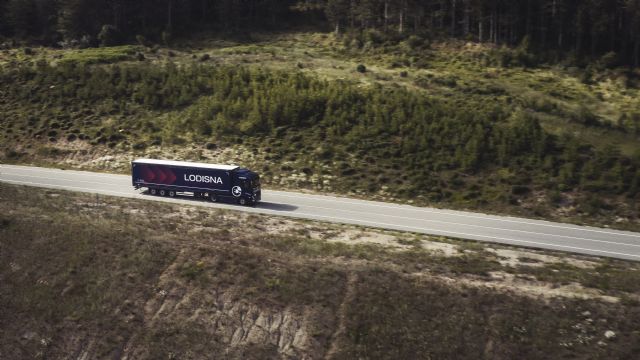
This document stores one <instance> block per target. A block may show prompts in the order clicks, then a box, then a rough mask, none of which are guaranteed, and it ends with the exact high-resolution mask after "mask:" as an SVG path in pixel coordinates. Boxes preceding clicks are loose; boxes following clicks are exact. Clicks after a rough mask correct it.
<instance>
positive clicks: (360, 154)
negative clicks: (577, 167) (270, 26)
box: [0, 33, 640, 229]
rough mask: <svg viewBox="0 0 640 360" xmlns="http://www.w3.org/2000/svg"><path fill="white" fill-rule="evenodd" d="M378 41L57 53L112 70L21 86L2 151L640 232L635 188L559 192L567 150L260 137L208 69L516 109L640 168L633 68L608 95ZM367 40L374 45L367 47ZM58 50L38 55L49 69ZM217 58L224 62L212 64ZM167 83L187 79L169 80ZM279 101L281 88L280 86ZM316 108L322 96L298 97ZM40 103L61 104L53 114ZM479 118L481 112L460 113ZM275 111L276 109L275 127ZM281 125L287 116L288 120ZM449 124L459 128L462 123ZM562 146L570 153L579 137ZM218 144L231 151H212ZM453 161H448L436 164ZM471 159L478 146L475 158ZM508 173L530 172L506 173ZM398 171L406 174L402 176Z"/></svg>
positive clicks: (555, 75)
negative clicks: (180, 162)
mask: <svg viewBox="0 0 640 360" xmlns="http://www.w3.org/2000/svg"><path fill="white" fill-rule="evenodd" d="M366 36H369V38H363V39H361V40H364V41H360V42H361V43H362V45H358V46H355V47H354V46H351V43H352V42H353V40H354V35H348V36H346V37H345V38H336V37H335V36H333V35H331V34H316V33H301V34H280V35H264V36H255V37H254V39H253V41H252V42H250V43H234V42H229V41H224V40H219V39H201V40H199V39H189V41H188V42H185V43H184V44H183V45H181V46H180V47H179V48H177V49H159V50H154V51H149V49H146V50H145V49H144V48H141V47H137V46H124V47H116V48H98V49H86V50H63V51H52V53H55V54H56V56H62V60H64V59H67V58H68V59H76V60H77V61H76V60H74V61H73V62H74V63H85V62H89V63H91V62H95V61H97V62H101V61H102V60H100V59H104V62H108V63H112V64H110V65H93V66H92V67H91V68H90V71H88V73H89V74H90V75H83V76H84V80H78V82H77V83H75V84H74V83H73V82H72V81H66V83H65V84H58V83H56V82H55V81H54V82H53V83H51V79H52V78H56V77H59V74H58V75H55V76H54V75H51V76H50V77H48V76H46V75H45V74H41V77H42V79H40V76H36V77H37V78H38V79H37V81H33V82H29V83H28V84H22V86H20V87H19V88H18V87H11V88H9V90H10V91H7V93H13V92H18V91H16V89H20V91H19V92H21V94H18V95H17V96H14V94H12V95H11V96H9V95H5V97H4V101H5V102H4V107H3V112H4V113H5V114H6V116H7V118H9V119H11V121H10V122H7V123H4V124H0V129H1V130H2V133H1V134H0V137H1V138H2V140H3V141H2V143H3V144H4V147H3V149H2V150H3V151H1V152H0V156H2V155H3V153H4V158H3V161H10V162H17V163H20V162H31V163H39V164H58V163H60V162H67V161H68V162H70V163H69V164H68V166H70V167H73V166H79V167H84V168H91V169H98V170H109V171H126V170H127V164H126V161H119V162H118V163H115V164H108V166H107V165H102V164H101V163H93V162H92V161H91V160H93V159H95V158H99V157H102V156H104V155H105V154H108V155H111V156H114V157H116V158H117V159H118V160H121V159H125V158H128V157H133V156H139V155H143V156H157V157H175V158H181V159H184V160H196V161H217V162H238V163H242V164H243V165H245V166H248V167H251V168H254V169H255V170H257V171H259V172H261V173H262V174H263V175H264V176H263V179H264V183H265V185H268V186H269V187H272V188H285V189H300V188H304V189H309V190H315V191H322V192H338V193H342V194H346V195H349V196H357V197H364V198H370V199H378V200H384V201H399V202H409V201H411V202H412V203H414V204H418V205H430V206H437V207H449V208H458V209H468V210H479V211H484V212H492V213H502V214H512V215H517V216H526V217H535V218H546V219H552V220H556V221H568V222H574V223H590V224H593V225H609V226H614V227H619V228H625V229H640V219H639V218H638V216H637V211H636V205H634V204H635V203H637V201H636V200H637V199H636V198H634V196H633V194H630V193H625V191H624V189H622V190H619V189H609V190H606V191H598V192H596V191H590V190H588V189H589V186H581V185H582V184H579V182H580V179H579V178H580V175H579V174H578V175H576V177H577V178H578V179H576V180H575V181H574V184H570V185H567V186H565V185H564V184H560V185H557V184H558V183H560V182H561V180H562V179H560V176H559V174H558V170H559V168H560V167H561V165H562V164H560V163H561V162H564V161H565V160H564V156H563V155H562V154H561V151H562V150H560V149H557V148H555V146H554V149H550V150H549V151H548V153H549V154H547V155H549V156H548V158H546V159H543V160H540V163H538V164H531V163H529V162H528V161H527V160H523V159H518V160H515V161H514V162H515V164H506V165H501V166H498V165H496V166H492V165H493V164H494V163H495V161H493V160H492V161H487V164H485V165H487V166H484V167H483V168H482V169H481V170H480V171H478V172H475V173H473V171H468V170H467V169H465V168H461V166H460V165H459V164H456V162H457V160H452V158H454V156H455V154H454V153H455V151H456V149H457V148H458V147H461V146H462V145H460V144H458V143H455V142H450V141H449V139H451V138H453V137H454V136H453V135H455V134H460V133H462V131H456V132H455V134H453V135H442V136H441V137H440V140H438V139H436V140H433V139H427V140H425V141H424V142H425V144H424V146H425V147H426V148H425V149H423V150H422V151H421V152H417V153H410V150H409V154H400V152H401V151H400V150H399V147H400V145H401V144H402V143H404V139H402V138H400V137H398V136H396V135H393V134H391V135H389V134H385V133H382V134H378V135H375V136H370V137H367V136H363V135H362V134H358V132H357V131H354V132H352V133H351V134H346V135H344V134H339V135H335V134H333V133H334V132H335V129H332V128H331V126H329V125H330V124H327V122H323V121H322V120H321V119H311V120H309V121H308V123H307V124H302V125H301V124H295V125H293V126H292V125H291V124H281V126H277V127H272V128H270V129H269V130H268V131H265V132H262V133H259V134H258V135H251V136H247V134H253V130H255V129H254V127H255V126H254V125H252V122H251V121H249V120H248V118H249V115H250V114H248V113H247V111H244V110H242V108H243V106H245V105H243V104H230V102H228V101H226V100H228V99H226V98H225V96H223V94H225V93H226V90H225V89H223V88H222V87H216V88H215V90H212V89H211V86H210V85H211V84H212V83H219V82H222V80H224V79H222V80H220V79H219V78H218V79H216V80H215V81H214V80H211V79H207V70H206V69H229V70H228V73H229V74H231V73H232V70H231V69H234V70H235V69H237V68H242V69H248V71H250V72H255V73H260V74H261V75H260V76H261V77H263V78H267V79H269V78H272V76H273V75H274V74H280V73H288V74H291V73H294V74H297V75H300V74H304V75H305V76H308V78H310V79H320V80H321V81H323V80H327V81H329V82H330V83H331V84H335V83H336V82H337V81H339V82H341V83H346V84H349V85H348V89H350V90H354V91H355V92H356V93H364V92H366V91H373V92H378V91H381V92H382V93H383V94H384V96H383V98H384V97H385V96H387V97H388V93H386V92H388V91H391V89H396V90H393V91H397V89H407V90H408V91H409V93H408V94H407V96H404V97H405V98H406V97H408V96H409V94H418V96H419V97H420V98H421V99H427V100H428V101H432V102H433V103H434V104H446V106H448V108H447V109H449V110H447V111H446V112H445V113H446V114H447V115H438V118H439V119H440V118H444V117H447V116H451V117H454V115H455V114H458V113H465V114H476V116H477V117H479V118H482V117H484V115H483V114H485V113H487V112H490V111H491V109H500V111H503V112H504V114H502V115H495V116H493V117H492V118H491V120H490V124H486V127H489V126H490V127H491V128H492V132H494V129H493V128H494V127H495V128H496V129H497V128H499V127H508V126H513V124H514V123H515V122H516V120H517V119H518V118H519V117H518V116H516V115H515V114H525V115H527V116H530V117H533V118H535V119H536V121H539V122H540V124H541V125H542V127H543V129H544V131H545V133H547V134H549V135H550V137H554V138H557V139H564V136H565V135H568V136H569V137H573V138H576V139H578V140H577V141H578V142H579V143H580V145H581V146H591V147H593V149H594V150H593V152H604V151H606V150H607V149H608V147H610V146H614V147H616V148H618V149H619V150H620V152H621V158H620V162H621V163H622V164H631V163H633V162H637V160H633V159H634V157H636V158H637V154H638V153H639V148H638V142H637V135H636V134H635V133H634V132H633V131H634V130H633V126H632V120H625V121H622V122H621V123H620V122H619V121H618V119H620V117H624V116H626V118H625V119H633V118H634V116H635V115H633V112H634V109H636V108H638V107H639V106H640V103H638V99H640V94H639V93H638V89H637V88H634V87H633V86H629V84H627V82H625V81H623V80H624V76H626V75H624V74H623V73H621V72H616V71H609V72H602V73H597V74H595V75H594V76H593V78H594V82H593V83H592V84H585V83H583V82H581V81H580V77H581V76H582V75H583V72H582V70H580V69H572V68H563V67H561V66H549V65H540V66H538V67H534V68H523V67H516V66H510V67H503V66H500V65H499V62H497V60H496V59H494V58H493V57H495V56H498V55H495V53H496V51H497V52H498V53H499V52H500V51H503V50H500V51H498V50H495V49H492V48H491V47H489V46H475V45H473V46H468V45H466V44H464V43H456V42H453V43H444V44H441V43H434V44H429V43H428V42H426V41H420V39H406V40H404V41H402V42H400V43H395V42H392V41H382V40H376V39H375V36H373V37H371V36H370V35H366ZM366 36H365V37H366ZM370 38H371V39H370ZM356 42H357V41H356ZM367 42H371V44H369V45H366V46H365V44H366V43H367ZM345 44H346V45H345ZM48 51H49V50H45V49H42V50H40V49H38V51H37V52H36V55H34V60H35V59H36V58H38V57H39V56H42V54H47V52H48ZM138 51H140V52H145V57H146V58H147V60H146V62H145V63H144V64H143V65H141V66H138V67H137V69H138V70H139V69H147V71H146V72H144V71H142V72H141V71H138V70H136V66H135V64H132V63H131V62H130V61H129V60H130V58H131V56H130V55H132V54H134V53H135V52H138ZM170 51H171V53H172V55H169V52H170ZM205 53H206V54H209V55H211V59H210V60H208V61H200V59H201V57H200V56H201V55H202V54H205ZM23 55H24V54H22V55H21V56H23ZM121 56H124V57H122V58H121ZM54 63H55V61H54ZM168 63H169V64H174V65H173V66H171V65H167V64H168ZM161 64H162V65H161ZM194 64H195V65H197V66H195V65H194ZM239 64H240V65H241V66H240V67H239V66H238V65H239ZM358 64H363V65H366V67H367V69H368V71H367V73H365V74H360V73H358V72H357V71H356V68H357V65H358ZM12 66H16V65H15V64H14V65H7V66H5V67H3V69H4V70H6V71H10V70H11V69H14V68H13V67H12ZM198 66H201V67H198ZM65 69H66V70H65V71H64V72H63V74H62V77H63V78H64V77H65V76H70V75H73V74H75V73H74V72H81V71H82V70H81V69H83V67H82V66H78V67H73V66H69V67H68V68H66V67H65ZM123 69H127V70H124V73H125V75H126V74H128V76H129V79H128V81H121V78H122V77H123V76H125V75H115V76H111V75H105V76H102V75H104V74H113V73H118V72H119V71H121V70H123ZM175 69H179V70H175ZM103 71H104V72H103ZM402 71H406V72H407V74H406V75H407V76H406V77H402V76H401V75H400V74H401V72H402ZM53 72H55V71H52V73H53ZM67 72H68V73H67ZM96 73H98V74H96ZM100 74H102V75H100ZM176 74H177V75H176ZM297 75H296V76H297ZM74 76H75V75H74ZM243 76H244V75H243ZM87 77H90V79H89V80H87V79H86V78H87ZM93 77H95V79H94V78H93ZM141 77H144V78H145V79H141ZM167 78H169V79H171V80H169V81H164V80H162V79H167ZM158 79H160V80H158ZM6 83H7V84H10V83H12V82H11V81H7V82H6ZM256 83H260V80H256ZM187 85H188V86H187ZM631 85H633V84H631ZM51 86H53V88H52V87H51ZM317 86H320V85H317ZM127 87H128V88H127ZM125 88H126V89H125ZM250 88H251V86H249V85H248V84H245V85H243V86H242V89H241V90H237V89H236V90H234V91H235V92H237V93H238V94H236V93H234V94H231V95H233V96H228V98H230V99H233V101H235V99H237V97H236V95H240V94H242V93H245V92H250V91H253V90H249V89H250ZM123 89H125V90H123ZM379 89H383V90H379ZM344 90H345V89H341V90H340V92H344ZM270 91H271V92H274V93H275V92H276V91H275V89H274V88H273V86H272V87H271V90H270ZM31 92H33V93H31ZM74 92H76V93H75V95H74ZM212 92H213V93H214V94H213V95H212ZM70 94H71V95H70ZM91 95H93V98H91ZM227 95H228V94H227ZM261 96H262V97H264V94H263V95H261ZM314 96H315V97H318V96H319V95H318V94H314ZM292 97H293V96H291V95H289V96H286V95H282V96H280V97H276V98H275V99H270V100H269V102H270V103H271V104H273V106H276V105H282V106H283V107H284V108H285V109H286V108H287V107H288V106H289V105H287V101H285V100H286V99H291V98H292ZM36 98H37V101H36ZM257 98H260V96H258V97H257ZM309 99H313V96H312V97H310V98H305V99H300V100H299V101H298V100H296V102H298V103H299V102H303V101H307V100H309ZM258 102H260V101H258ZM266 102H267V101H266V100H264V101H263V102H262V103H263V104H266ZM296 102H294V104H293V105H295V103H296ZM369 102H371V101H369ZM40 103H47V104H48V105H47V106H46V107H42V106H39V104H40ZM223 104H224V105H223ZM252 104H254V103H253V102H250V105H252ZM407 106H408V105H407ZM223 107H224V108H225V114H229V113H231V114H236V115H234V116H233V119H232V120H229V121H227V123H225V124H227V125H229V124H231V125H233V126H227V125H225V124H222V125H221V124H220V122H221V121H218V119H219V117H218V115H219V112H220V109H221V108H223ZM245 107H246V106H245ZM363 107H364V106H351V108H352V109H353V108H355V109H361V108H363ZM464 108H466V109H467V110H459V109H464ZM352 109H351V110H352ZM458 110H459V111H458ZM345 111H346V110H345ZM265 112H266V110H265V109H262V110H261V114H260V115H261V116H262V117H263V118H264V117H265V115H264V113H265ZM389 112H392V111H388V112H387V113H389ZM316 113H319V112H317V111H316ZM238 114H240V115H238ZM254 115H255V114H254ZM585 116H586V117H587V118H591V117H593V118H594V119H595V120H594V121H595V123H593V124H583V123H581V122H580V121H583V120H584V118H585ZM276 117H277V118H278V119H283V118H285V116H284V115H283V114H280V115H278V116H276ZM346 117H347V118H348V119H349V120H348V121H347V123H353V122H358V121H361V119H363V118H368V117H369V115H368V114H359V115H357V116H356V115H351V114H347V115H346ZM489 117H491V116H489ZM337 118H339V117H338V116H337ZM494 121H495V123H496V124H500V125H496V124H494V123H493V122H494ZM502 122H504V124H501V123H502ZM449 123H450V124H453V123H456V121H454V119H450V121H449ZM463 123H467V122H466V121H463ZM507 123H508V126H507ZM619 123H620V124H621V125H619ZM611 124H613V125H611ZM449 126H452V125H449ZM362 128H363V129H367V128H370V126H363V127H362ZM442 128H445V126H444V125H443V126H434V130H433V131H425V133H426V134H427V135H428V134H430V133H431V134H433V133H437V131H441V129H442ZM230 129H231V130H230ZM404 131H405V132H406V129H405V130H404ZM472 132H474V133H475V132H476V131H472ZM70 139H71V140H70ZM418 140H420V139H418ZM417 142H418V144H420V141H417ZM464 143H465V144H467V143H469V142H468V141H465V142H464ZM558 143H559V144H561V145H562V143H563V140H558V142H557V143H556V144H558ZM211 144H215V145H216V149H219V150H229V151H228V152H224V151H218V150H216V151H209V152H208V151H205V149H206V147H207V146H208V145H211ZM489 145H493V146H495V145H496V144H489ZM420 146H422V145H420ZM69 148H71V149H69ZM78 148H82V149H78ZM185 149H190V150H185ZM191 149H193V150H191ZM443 150H445V154H443V155H437V156H436V155H434V154H436V153H437V152H439V151H443ZM485 150H486V149H485ZM460 152H461V153H465V152H468V151H467V150H466V149H462V148H461V150H460ZM484 153H488V150H487V151H484ZM430 157H432V158H430ZM594 157H595V155H594V154H593V153H589V154H586V153H583V154H581V155H580V156H579V157H578V159H579V161H582V160H585V161H586V159H588V158H594ZM509 166H511V167H509ZM625 166H626V165H625ZM543 167H544V168H543ZM609 170H610V169H604V170H599V171H600V173H599V175H602V177H606V176H605V175H606V174H611V173H612V172H611V171H609ZM501 171H509V172H511V173H513V174H518V176H510V177H504V176H501V175H500V172H501ZM398 173H401V174H403V175H402V176H397V174H398ZM633 173H634V171H633V170H629V171H627V172H626V173H625V174H624V175H623V179H622V183H623V185H624V187H627V188H629V187H630V184H631V182H632V178H633V176H634V174H633ZM298 174H302V175H301V176H297V175H298ZM294 175H295V176H296V177H294ZM550 176H551V179H549V177H550ZM595 180H596V181H599V180H600V179H595ZM603 182H605V183H606V182H607V181H604V180H603ZM521 185H523V186H527V187H529V188H530V190H531V191H530V192H529V193H527V194H524V195H516V194H512V190H513V186H521ZM554 187H556V188H561V190H563V194H562V196H563V199H565V200H567V199H570V200H571V201H572V202H571V203H569V202H568V201H560V202H557V203H555V204H554V203H551V202H549V201H547V200H546V199H548V198H549V197H550V194H555V192H556V191H558V189H556V188H554ZM592 195H593V196H598V197H601V198H602V200H603V201H604V202H605V203H607V204H609V205H608V209H601V211H599V212H598V214H592V213H585V212H581V211H580V209H581V208H584V204H586V203H587V202H588V201H589V197H590V196H592ZM620 219H621V221H620Z"/></svg>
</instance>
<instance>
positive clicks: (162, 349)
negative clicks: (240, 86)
mask: <svg viewBox="0 0 640 360" xmlns="http://www.w3.org/2000/svg"><path fill="white" fill-rule="evenodd" d="M0 210H1V212H0V214H2V215H0V283H2V284H3V286H2V287H0V324H2V329H3V334H2V336H0V355H5V354H11V355H12V358H33V357H47V358H62V357H64V356H68V355H69V354H75V355H74V356H75V357H81V356H86V357H88V358H105V357H121V356H124V355H128V356H130V357H135V358H166V357H170V358H171V357H174V358H201V357H207V356H216V354H217V355H220V356H225V357H228V358H237V359H240V358H256V359H258V358H302V357H306V358H322V357H323V356H324V354H326V353H327V351H329V349H332V350H331V353H330V355H331V356H332V358H336V359H342V358H344V359H346V358H355V357H359V358H442V359H447V358H477V356H478V353H482V354H484V356H485V357H489V358H505V359H507V358H514V357H517V358H540V357H551V358H564V357H584V356H596V357H603V358H623V357H629V356H632V355H633V354H636V353H637V352H638V351H640V349H639V348H638V344H640V333H639V332H638V329H637V323H638V321H640V302H639V301H638V299H639V298H640V289H638V286H639V285H638V284H640V281H638V277H639V276H640V275H639V274H640V271H639V269H638V265H637V264H635V263H629V262H623V261H605V260H602V259H597V258H582V259H581V258H580V257H576V258H575V259H574V258H573V257H568V256H567V255H566V254H558V253H555V254H554V253H547V254H544V253H542V252H536V251H529V250H518V253H517V254H514V253H513V252H515V251H516V250H514V249H511V248H508V247H495V248H496V250H495V251H488V250H487V249H486V248H485V245H483V244H476V243H468V242H463V241H455V240H451V239H444V238H431V237H428V236H422V235H412V234H403V233H397V232H387V231H378V230H369V229H362V228H359V227H355V226H343V225H334V224H323V223H319V222H313V221H293V220H288V219H279V218H274V217H268V216H261V215H250V214H242V213H236V212H233V211H223V210H215V209H208V208H207V209H204V208H198V207H191V206H177V205H169V204H159V203H158V204H157V203H153V202H145V201H139V200H124V199H117V198H109V197H103V196H99V197H96V196H94V195H82V194H74V193H67V192H61V191H47V190H37V189H32V188H27V187H17V186H9V185H4V184H2V185H0ZM367 239H368V240H370V241H367ZM382 240H384V243H383V244H380V242H381V241H382ZM434 241H435V243H434ZM438 242H440V244H442V246H439V247H438V246H435V245H434V244H438ZM443 247H444V248H447V249H451V248H455V249H456V252H455V253H453V252H452V253H445V252H442V251H440V249H441V248H443ZM509 251H511V253H510V252H509ZM496 252H497V254H502V255H507V254H508V255H513V256H514V257H515V256H516V255H517V259H520V261H519V262H514V260H513V259H511V261H510V263H509V265H506V266H505V265H501V264H500V263H499V262H498V260H501V259H500V258H498V257H496V256H499V255H496ZM543 256H544V257H543ZM531 259H542V260H543V261H544V262H545V263H544V266H539V264H537V263H536V266H528V265H529V264H532V262H531ZM542 260H541V261H542ZM568 260H572V261H573V264H574V265H571V264H570V262H568ZM579 261H582V262H579ZM585 263H586V264H589V266H582V267H578V266H575V265H577V264H581V265H584V264H585ZM499 272H503V273H504V274H507V273H511V274H512V276H511V278H510V279H509V281H508V282H507V281H506V280H504V279H502V280H501V279H500V278H499V277H496V276H495V274H496V273H499ZM348 279H349V280H348ZM623 279H626V280H623ZM542 280H544V281H542ZM567 282H568V283H575V284H574V285H572V287H571V290H569V289H570V287H566V288H565V287H563V285H562V284H564V283H567ZM580 283H581V284H582V285H580ZM525 285H526V286H525ZM534 285H536V286H539V287H540V288H543V287H544V286H547V287H548V289H549V291H548V294H545V293H544V292H537V293H536V292H532V291H530V289H531V287H532V286H534ZM585 286H588V287H585ZM581 288H582V289H583V290H581ZM551 290H553V291H551ZM587 290H588V291H587ZM581 291H582V294H583V295H584V294H586V295H585V296H578V297H577V299H574V298H576V296H574V295H575V292H578V293H580V292H581ZM605 297H608V299H609V300H610V299H612V298H613V299H616V300H615V301H607V300H605V299H604V298H605ZM607 330H612V331H614V332H615V333H616V334H617V338H616V339H615V341H608V340H606V339H605V338H604V332H605V331H607ZM223 354H224V355H223ZM550 354H551V355H550Z"/></svg>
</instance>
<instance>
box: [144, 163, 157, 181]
mask: <svg viewBox="0 0 640 360" xmlns="http://www.w3.org/2000/svg"><path fill="white" fill-rule="evenodd" d="M142 178H143V179H144V181H145V182H149V183H152V182H153V180H155V178H156V174H154V173H153V171H151V169H149V167H148V166H144V165H143V166H142Z"/></svg>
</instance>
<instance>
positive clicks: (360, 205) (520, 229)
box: [0, 165, 640, 261]
mask: <svg viewBox="0 0 640 360" xmlns="http://www.w3.org/2000/svg"><path fill="white" fill-rule="evenodd" d="M0 182H5V183H11V184H20V185H29V186H37V187H46V188H55V189H64V190H71V191H80V192H88V193H97V194H104V195H113V196H121V197H128V198H139V199H147V200H156V201H165V202H172V203H180V204H188V205H201V206H209V207H216V208H226V209H232V210H237V211H247V212H255V213H263V214H271V215H280V216H289V217H296V218H304V219H313V220H322V221H329V222H337V223H347V224H356V225H363V226H370V227H377V228H384V229H392V230H401V231H411V232H416V233H424V234H431V235H443V236H448V237H456V238H462V239H469V240H477V241H485V242H494V243H501V244H509V245H516V246H525V247H531V248H540V249H550V250H559V251H566V252H572V253H579V254H587V255H596V256H605V257H612V258H618V259H626V260H635V261H640V233H633V232H627V231H618V230H610V229H602V228H595V227H585V226H578V225H570V224H561V223H553V222H547V221H540V220H531V219H522V218H514V217H503V216H494V215H485V214H480V213H473V212H463V211H453V210H440V209H433V208H421V207H415V206H408V205H396V204H389V203H383V202H374V201H365V200H356V199H349V198H340V197H333V196H323V195H309V194H301V193H295V192H284V191H265V190H263V192H262V200H263V201H262V203H260V204H258V206H257V207H255V208H252V207H241V206H238V205H230V204H222V203H215V204H214V203H209V202H205V201H194V200H193V199H190V198H188V197H183V198H173V199H171V198H161V197H152V196H150V195H147V194H145V193H143V192H142V191H140V190H134V189H133V187H132V186H131V178H130V177H129V176H126V175H114V174H104V173H92V172H85V171H72V170H58V169H49V168H38V167H26V166H14V165H0Z"/></svg>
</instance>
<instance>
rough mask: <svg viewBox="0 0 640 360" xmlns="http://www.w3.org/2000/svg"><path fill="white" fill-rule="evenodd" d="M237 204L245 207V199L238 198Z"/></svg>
mask: <svg viewBox="0 0 640 360" xmlns="http://www.w3.org/2000/svg"><path fill="white" fill-rule="evenodd" d="M238 202H239V203H240V205H242V206H245V205H247V199H245V198H240V200H238Z"/></svg>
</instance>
